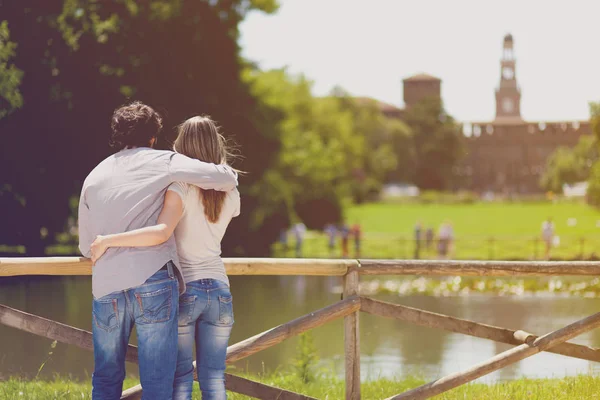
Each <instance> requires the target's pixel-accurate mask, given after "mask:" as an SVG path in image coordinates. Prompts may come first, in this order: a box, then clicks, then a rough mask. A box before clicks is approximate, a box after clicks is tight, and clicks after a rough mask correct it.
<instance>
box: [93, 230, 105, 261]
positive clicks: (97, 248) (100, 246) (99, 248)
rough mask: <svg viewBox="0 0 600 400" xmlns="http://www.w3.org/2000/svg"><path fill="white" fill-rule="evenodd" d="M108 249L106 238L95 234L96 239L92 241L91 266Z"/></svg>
mask: <svg viewBox="0 0 600 400" xmlns="http://www.w3.org/2000/svg"><path fill="white" fill-rule="evenodd" d="M107 249H108V246H107V243H106V240H105V238H104V236H101V235H98V236H96V240H94V243H92V246H91V252H92V266H94V265H96V261H98V259H99V258H100V257H102V255H103V254H104V253H105V252H106V250H107Z"/></svg>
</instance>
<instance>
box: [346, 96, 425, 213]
mask: <svg viewBox="0 0 600 400" xmlns="http://www.w3.org/2000/svg"><path fill="white" fill-rule="evenodd" d="M337 92H338V93H337V96H336V97H337V98H338V99H339V102H340V104H341V106H342V109H343V110H345V111H348V112H350V114H351V115H352V119H353V127H354V128H353V129H354V135H355V137H357V138H359V139H360V141H361V142H362V146H363V151H362V152H361V157H360V159H359V160H358V167H357V168H356V169H355V170H354V171H353V177H354V179H353V180H352V195H353V198H354V201H355V202H357V203H360V202H363V201H365V200H367V199H369V198H372V197H374V196H376V195H378V194H379V192H380V191H381V188H382V185H383V183H385V182H386V181H404V182H406V181H411V180H412V178H413V173H414V168H415V162H416V159H415V148H414V141H413V137H412V133H411V131H410V128H409V127H408V126H407V125H406V124H405V123H404V122H402V121H400V120H398V119H392V118H387V117H385V116H384V115H383V114H382V113H381V111H380V109H379V107H378V105H377V102H376V101H375V100H372V99H364V98H361V99H354V98H350V97H348V96H347V95H345V94H343V93H341V92H340V91H339V90H338V91H337Z"/></svg>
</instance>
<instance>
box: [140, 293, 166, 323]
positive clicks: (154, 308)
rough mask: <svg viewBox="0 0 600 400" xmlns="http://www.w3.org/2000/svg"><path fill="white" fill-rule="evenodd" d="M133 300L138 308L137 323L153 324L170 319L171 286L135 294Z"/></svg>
mask: <svg viewBox="0 0 600 400" xmlns="http://www.w3.org/2000/svg"><path fill="white" fill-rule="evenodd" d="M135 298H136V300H137V302H138V305H139V306H140V312H141V313H142V315H141V316H140V319H139V321H138V322H139V323H146V324H154V323H158V322H165V321H168V320H169V319H170V318H171V307H172V298H173V288H172V287H171V286H168V287H164V288H162V289H158V290H155V291H153V292H148V293H136V294H135Z"/></svg>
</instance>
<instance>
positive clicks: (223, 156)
mask: <svg viewBox="0 0 600 400" xmlns="http://www.w3.org/2000/svg"><path fill="white" fill-rule="evenodd" d="M178 131H179V134H178V135H177V139H176V140H175V143H174V144H173V149H174V150H175V151H176V152H178V153H180V154H183V155H184V156H188V157H190V158H195V159H197V160H200V161H205V162H209V163H213V164H226V163H227V162H228V158H229V157H230V156H231V153H230V152H229V150H228V149H227V143H226V140H225V138H224V137H223V135H221V134H220V133H219V129H218V128H217V126H216V124H215V123H214V121H213V120H212V119H210V117H208V116H197V117H192V118H190V119H188V120H187V121H185V122H184V123H183V124H181V125H179V128H178ZM226 196H227V193H226V192H220V191H217V190H206V189H200V197H201V198H202V204H203V205H204V214H205V215H206V218H207V219H208V221H209V222H211V223H213V224H214V223H216V222H217V221H218V220H219V216H220V215H221V210H222V209H223V204H224V203H225V197H226Z"/></svg>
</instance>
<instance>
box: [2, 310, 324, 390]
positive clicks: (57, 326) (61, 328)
mask: <svg viewBox="0 0 600 400" xmlns="http://www.w3.org/2000/svg"><path fill="white" fill-rule="evenodd" d="M0 323H2V324H4V325H7V326H10V327H12V328H16V329H20V330H22V331H25V332H29V333H33V334H34V335H37V336H42V337H45V338H48V339H52V340H56V341H59V342H61V343H65V344H73V345H75V346H77V347H79V348H82V349H85V350H90V351H93V350H94V348H93V340H92V334H91V332H88V331H85V330H83V329H78V328H74V327H72V326H69V325H65V324H61V323H59V322H56V321H52V320H49V319H46V318H42V317H40V316H37V315H33V314H29V313H26V312H23V311H19V310H15V309H13V308H11V307H8V306H5V305H2V304H0ZM125 360H126V361H128V362H132V363H136V364H137V363H138V351H137V347H135V346H133V345H131V344H129V345H128V347H127V355H126V357H125ZM137 387H139V390H132V389H134V388H137ZM225 387H226V388H227V390H230V391H234V392H237V393H241V394H244V395H246V396H253V397H256V398H259V399H281V400H284V399H286V400H305V399H307V400H309V399H313V398H312V397H308V396H304V395H302V394H298V393H295V392H291V391H288V390H284V389H281V388H277V387H274V386H269V385H265V384H263V383H259V382H254V381H251V380H249V379H245V378H241V377H238V376H234V375H230V374H225ZM134 388H132V389H128V390H126V391H125V392H123V396H125V397H121V398H127V399H129V400H131V399H141V393H142V391H141V386H139V385H138V386H136V387H134Z"/></svg>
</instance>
